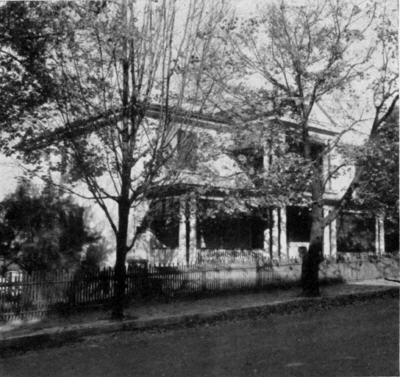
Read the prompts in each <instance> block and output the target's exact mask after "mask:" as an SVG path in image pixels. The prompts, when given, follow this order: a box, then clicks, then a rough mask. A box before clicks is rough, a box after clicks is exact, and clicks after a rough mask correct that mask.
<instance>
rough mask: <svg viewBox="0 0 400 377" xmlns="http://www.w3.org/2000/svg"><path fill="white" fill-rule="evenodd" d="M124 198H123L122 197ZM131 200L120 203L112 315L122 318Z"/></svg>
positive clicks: (115, 317)
mask: <svg viewBox="0 0 400 377" xmlns="http://www.w3.org/2000/svg"><path fill="white" fill-rule="evenodd" d="M121 199H122V198H121ZM129 209H130V208H129V202H128V201H127V200H120V203H119V205H118V217H119V219H118V220H119V222H118V234H117V257H116V262H115V275H114V284H115V285H114V287H115V290H114V302H113V310H112V315H111V317H112V318H113V319H118V320H122V319H123V318H124V305H125V288H126V267H125V258H126V252H127V238H128V223H129Z"/></svg>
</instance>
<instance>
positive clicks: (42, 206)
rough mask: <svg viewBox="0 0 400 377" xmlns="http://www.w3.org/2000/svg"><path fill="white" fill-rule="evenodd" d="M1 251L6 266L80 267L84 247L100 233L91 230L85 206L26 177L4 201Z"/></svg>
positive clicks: (31, 269)
mask: <svg viewBox="0 0 400 377" xmlns="http://www.w3.org/2000/svg"><path fill="white" fill-rule="evenodd" d="M1 207H2V219H1V225H0V254H1V257H2V259H3V262H4V263H3V265H2V268H3V269H4V270H6V269H7V266H8V265H10V264H16V265H18V266H19V267H20V268H21V269H23V270H25V271H28V272H32V271H35V270H47V271H50V270H54V269H61V268H76V267H77V266H79V263H80V259H81V256H82V254H83V248H84V246H87V245H91V244H93V243H94V242H95V241H96V240H97V238H98V235H96V234H95V233H93V232H91V231H89V230H88V229H87V228H86V226H85V224H84V218H83V211H84V209H83V208H82V207H79V206H78V205H76V204H74V203H73V202H72V201H71V199H70V198H64V199H59V198H58V197H57V192H55V191H54V190H53V189H52V187H45V189H44V190H43V191H42V192H40V193H38V190H37V189H36V188H35V187H34V186H32V185H31V184H29V182H28V181H27V180H25V179H23V180H22V181H21V182H20V184H19V186H18V187H17V189H16V191H15V193H13V194H11V195H9V196H8V197H7V198H5V199H4V200H3V202H2V203H1Z"/></svg>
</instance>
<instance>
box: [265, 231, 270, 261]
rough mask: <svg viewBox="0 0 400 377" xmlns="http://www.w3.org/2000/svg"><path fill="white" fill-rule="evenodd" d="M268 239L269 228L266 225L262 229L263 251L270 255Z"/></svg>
mask: <svg viewBox="0 0 400 377" xmlns="http://www.w3.org/2000/svg"><path fill="white" fill-rule="evenodd" d="M270 240H271V228H270V227H268V228H266V229H264V251H265V252H266V253H267V255H268V256H270V255H271V251H270Z"/></svg>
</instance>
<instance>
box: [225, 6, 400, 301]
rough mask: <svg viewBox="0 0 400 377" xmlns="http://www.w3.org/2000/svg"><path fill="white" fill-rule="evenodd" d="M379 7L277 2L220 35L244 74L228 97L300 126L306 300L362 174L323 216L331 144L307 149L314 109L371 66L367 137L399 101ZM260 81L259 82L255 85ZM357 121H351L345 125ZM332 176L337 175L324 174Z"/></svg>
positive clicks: (392, 48) (391, 42)
mask: <svg viewBox="0 0 400 377" xmlns="http://www.w3.org/2000/svg"><path fill="white" fill-rule="evenodd" d="M377 7H378V5H377V4H375V3H372V4H368V6H367V7H364V5H363V8H364V9H365V11H363V10H362V9H361V8H360V7H359V6H358V5H357V3H354V4H352V3H349V2H341V1H337V2H331V1H328V0H327V1H315V2H308V3H306V4H305V5H301V6H289V5H287V4H286V3H285V2H284V1H282V2H281V3H280V4H279V5H275V4H274V5H270V6H268V7H267V9H266V11H264V12H259V15H258V16H256V17H252V18H250V19H246V20H244V21H243V22H240V20H238V19H233V20H230V21H229V22H227V24H226V26H225V30H226V36H225V38H226V40H227V41H229V44H230V46H232V48H231V54H230V55H229V56H228V59H227V62H226V64H227V65H228V66H229V67H231V66H234V67H235V68H233V69H236V70H237V69H238V68H237V67H240V68H244V69H245V71H244V72H245V73H246V74H247V75H246V76H244V79H243V78H242V80H240V79H238V78H236V80H235V81H233V82H231V84H232V85H231V87H232V86H233V88H234V90H233V91H231V93H233V94H232V96H233V97H237V96H238V95H242V97H243V98H244V100H243V103H244V104H245V105H246V106H249V107H250V109H251V111H252V112H253V114H259V117H260V118H262V116H265V115H266V110H269V112H270V113H273V112H275V113H276V114H278V115H280V114H282V113H286V114H289V115H290V116H291V118H292V119H293V120H294V121H295V122H296V123H297V124H298V126H299V127H298V134H297V138H298V139H299V140H301V142H300V143H299V145H300V146H301V151H300V152H301V155H302V157H303V159H304V161H305V167H306V170H305V171H307V169H308V172H309V173H305V175H306V176H308V177H311V180H310V185H309V188H308V190H309V191H310V193H311V198H310V201H309V206H310V209H311V217H312V225H311V233H310V245H309V248H308V251H307V253H306V255H305V256H304V258H303V268H302V285H303V292H304V294H305V295H311V296H313V295H318V294H319V282H318V270H319V264H320V262H321V261H322V246H323V229H324V227H325V226H326V225H327V224H329V223H330V222H331V221H333V219H335V218H336V216H337V215H338V213H339V212H340V211H341V210H342V209H343V208H344V207H345V206H346V205H347V203H348V202H349V200H350V199H351V198H352V195H353V192H354V190H355V188H356V187H358V184H359V180H360V178H361V175H362V171H363V169H358V170H357V172H356V174H355V176H354V178H353V180H352V183H351V184H350V185H349V188H348V190H347V191H346V193H345V195H344V196H343V198H342V199H341V200H340V202H339V203H338V204H337V205H336V206H335V209H334V210H333V211H331V213H329V214H328V215H327V216H324V212H323V203H324V198H323V196H324V192H325V186H326V183H327V181H328V178H329V177H326V176H324V172H323V169H322V166H323V163H322V160H323V156H324V155H325V154H326V153H329V149H330V148H331V147H332V145H337V141H336V142H333V143H331V146H329V147H326V148H324V149H322V150H320V151H318V153H314V152H313V141H312V137H311V135H310V127H311V125H310V116H311V114H312V111H313V109H314V108H315V105H316V104H317V103H318V102H319V101H321V100H323V99H324V98H327V97H329V96H330V95H332V94H333V93H335V92H340V91H344V90H345V89H348V90H349V89H350V88H351V87H352V84H353V83H355V82H362V81H363V78H364V77H365V82H368V80H367V76H366V75H365V76H364V73H365V71H368V69H367V68H371V67H370V65H372V66H373V69H374V68H375V69H376V70H375V71H372V73H371V78H370V79H369V83H370V84H369V86H368V91H367V92H369V93H372V95H373V102H374V106H373V109H374V114H372V122H370V124H371V126H370V137H369V139H370V140H375V138H376V136H377V134H378V130H379V129H380V128H381V127H382V125H383V124H384V122H385V121H386V120H387V118H388V116H389V115H390V114H391V113H392V111H393V108H394V105H395V103H396V102H397V100H398V94H397V86H396V81H397V77H398V72H397V69H396V66H395V65H396V63H395V62H396V48H397V47H396V41H397V32H396V28H395V27H394V25H393V24H392V23H391V22H390V19H389V17H388V16H387V15H386V13H385V9H383V11H382V12H381V11H380V9H378V8H377ZM368 38H370V39H371V40H373V43H374V44H373V45H372V46H369V45H368V44H367V39H368ZM377 56H378V59H379V58H380V59H379V60H380V63H379V64H377V65H375V66H374V65H373V64H372V62H373V60H372V57H374V58H376V57H377ZM378 65H379V66H378ZM220 76H221V75H219V77H220ZM249 78H252V79H253V82H254V81H255V80H257V84H258V85H257V86H256V87H254V86H253V87H252V88H248V86H246V85H244V84H243V82H244V81H245V80H249ZM261 81H262V82H263V83H264V85H260V82H261ZM224 86H225V87H227V85H226V84H225V85H224ZM228 89H229V87H228ZM249 92H250V93H251V94H252V97H253V93H254V92H258V95H257V94H256V95H255V96H254V101H253V103H252V102H251V100H250V101H249V97H250V96H249V95H248V93H249ZM350 93H351V95H352V96H355V94H356V92H355V91H354V90H353V91H350ZM353 99H354V100H356V99H357V97H354V98H353ZM359 99H360V97H358V100H359ZM369 106H371V104H370V105H369ZM267 115H268V114H267ZM349 120H350V118H349V119H348V121H349ZM359 120H360V119H352V120H351V127H354V126H355V124H358V121H359ZM345 128H350V126H347V127H345ZM343 133H344V131H343V129H341V130H339V135H340V136H342V135H343ZM334 173H335V174H337V171H336V172H332V173H330V174H334ZM266 178H267V176H266Z"/></svg>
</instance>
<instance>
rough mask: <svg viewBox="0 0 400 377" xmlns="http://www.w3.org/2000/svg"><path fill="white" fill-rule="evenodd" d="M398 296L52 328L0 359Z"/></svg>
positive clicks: (301, 301)
mask: <svg viewBox="0 0 400 377" xmlns="http://www.w3.org/2000/svg"><path fill="white" fill-rule="evenodd" d="M388 296H389V297H399V288H397V287H390V288H386V289H380V290H373V291H370V292H360V293H344V294H340V295H336V296H326V297H313V298H304V297H303V298H301V297H299V298H294V299H291V300H287V301H280V302H279V301H278V302H276V301H275V302H273V303H268V304H263V305H254V306H249V305H247V306H245V307H241V308H234V309H221V310H213V311H210V312H203V313H196V314H184V315H170V316H167V317H163V318H153V319H128V320H125V321H122V322H115V321H111V320H104V321H96V322H94V323H87V324H83V325H82V324H81V325H72V326H69V327H55V328H49V329H45V330H40V331H37V332H35V333H32V334H28V335H19V336H15V337H10V338H5V339H1V340H0V357H4V356H7V355H10V354H14V353H20V352H26V351H29V350H34V349H39V348H47V347H59V346H62V345H64V344H66V343H71V342H78V341H80V340H82V339H83V338H84V337H87V336H95V335H101V334H103V335H104V334H108V333H113V332H118V331H144V330H151V329H170V328H176V327H185V326H186V327H190V326H194V325H197V324H204V323H210V322H215V321H221V320H230V319H241V318H251V317H254V316H268V315H270V314H289V313H295V312H302V311H306V310H309V309H311V308H313V309H317V310H320V309H322V310H323V309H326V308H330V307H335V306H343V305H349V304H352V303H354V302H361V301H366V300H369V299H373V298H378V297H388Z"/></svg>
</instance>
